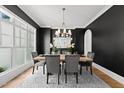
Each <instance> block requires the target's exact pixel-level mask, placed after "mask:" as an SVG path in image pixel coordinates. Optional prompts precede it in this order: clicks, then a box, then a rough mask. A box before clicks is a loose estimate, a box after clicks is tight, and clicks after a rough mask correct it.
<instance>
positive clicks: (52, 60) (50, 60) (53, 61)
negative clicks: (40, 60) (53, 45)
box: [45, 55, 60, 74]
mask: <svg viewBox="0 0 124 93" xmlns="http://www.w3.org/2000/svg"><path fill="white" fill-rule="evenodd" d="M45 58H46V67H47V73H53V74H54V73H59V72H60V55H45Z"/></svg>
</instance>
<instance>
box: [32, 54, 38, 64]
mask: <svg viewBox="0 0 124 93" xmlns="http://www.w3.org/2000/svg"><path fill="white" fill-rule="evenodd" d="M31 54H32V58H35V57H37V56H38V54H37V52H31ZM33 61H34V64H35V63H37V62H39V61H37V60H34V59H33Z"/></svg>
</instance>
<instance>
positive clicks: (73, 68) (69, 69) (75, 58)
mask: <svg viewBox="0 0 124 93" xmlns="http://www.w3.org/2000/svg"><path fill="white" fill-rule="evenodd" d="M79 60H80V56H79V55H78V54H75V55H65V83H67V74H69V73H74V75H76V83H78V63H79Z"/></svg>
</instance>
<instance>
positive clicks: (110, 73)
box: [93, 63, 124, 85]
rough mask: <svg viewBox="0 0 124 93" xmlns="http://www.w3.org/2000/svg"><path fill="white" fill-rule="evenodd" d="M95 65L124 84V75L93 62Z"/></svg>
mask: <svg viewBox="0 0 124 93" xmlns="http://www.w3.org/2000/svg"><path fill="white" fill-rule="evenodd" d="M93 66H94V67H96V68H97V69H99V70H101V71H102V72H104V73H105V74H107V75H108V76H110V77H111V78H113V79H115V80H116V81H118V82H119V83H121V84H123V85H124V77H122V76H120V75H118V74H116V73H114V72H112V71H110V70H108V69H106V68H104V67H102V66H100V65H98V64H96V63H93Z"/></svg>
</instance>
